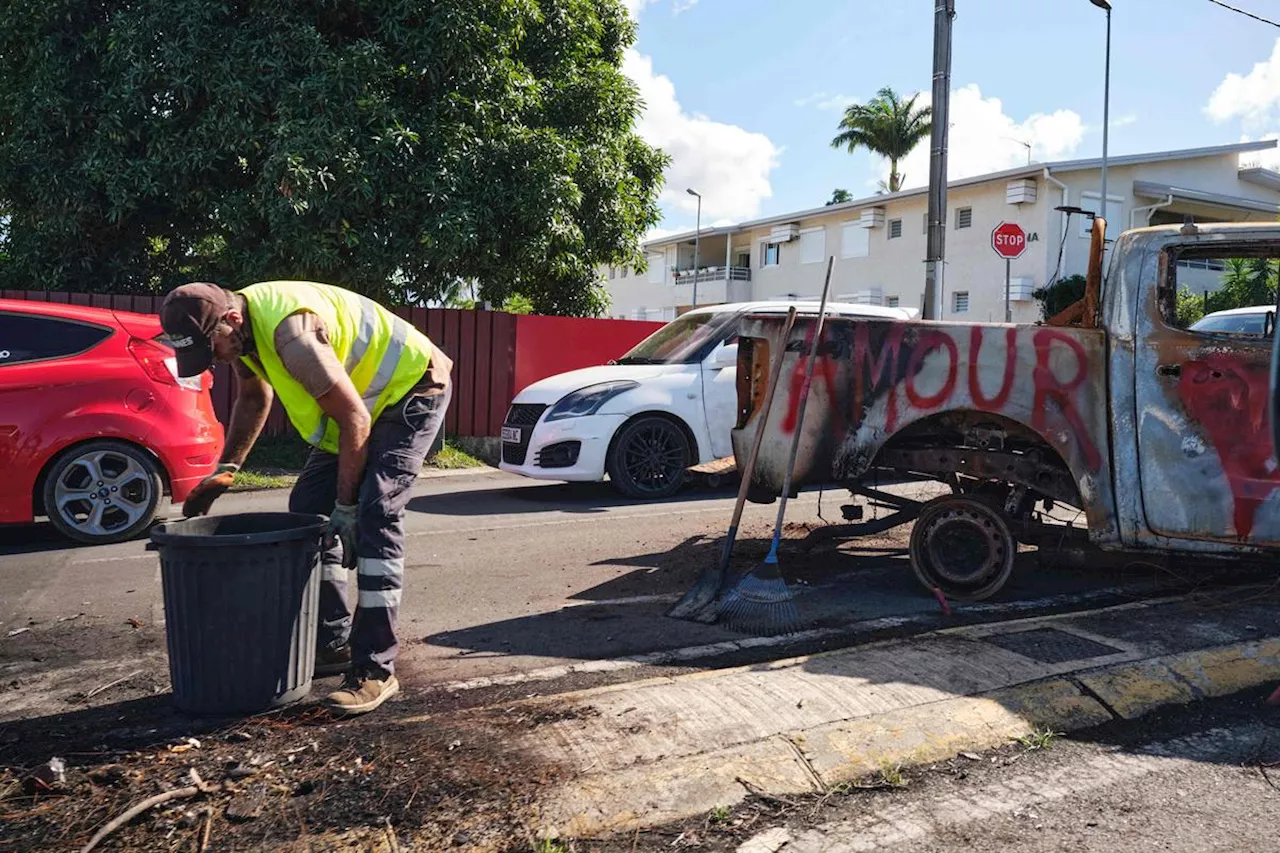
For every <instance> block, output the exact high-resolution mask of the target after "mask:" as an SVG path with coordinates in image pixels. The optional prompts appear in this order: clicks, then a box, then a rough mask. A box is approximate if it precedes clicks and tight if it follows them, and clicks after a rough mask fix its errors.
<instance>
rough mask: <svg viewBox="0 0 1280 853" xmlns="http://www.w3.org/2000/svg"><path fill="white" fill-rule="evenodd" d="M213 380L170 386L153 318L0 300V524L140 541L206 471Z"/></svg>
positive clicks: (166, 351) (216, 449)
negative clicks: (40, 522)
mask: <svg viewBox="0 0 1280 853" xmlns="http://www.w3.org/2000/svg"><path fill="white" fill-rule="evenodd" d="M212 382H213V380H212V376H211V375H210V374H208V373H205V374H202V375H201V376H199V377H197V378H193V379H179V378H178V376H177V371H176V365H175V362H174V359H173V350H172V349H171V348H170V347H169V346H168V345H167V344H166V343H165V341H164V333H163V330H162V329H161V328H160V321H159V319H158V318H157V317H153V316H147V315H143V314H130V313H125V312H121V311H111V310H109V309H105V308H87V307H83V306H77V305H61V304H53V303H47V302H26V301H19V300H7V299H0V471H3V472H4V476H3V477H2V478H0V524H10V523H16V524H22V523H28V522H32V521H34V520H35V519H36V518H37V517H38V516H41V515H44V516H48V518H49V521H50V522H52V523H53V525H54V526H55V527H56V528H57V529H58V530H59V531H61V532H62V533H63V534H65V535H66V536H69V537H71V538H72V539H76V540H78V541H80V542H88V543H94V544H102V543H108V542H120V541H123V540H125V539H130V538H133V537H135V536H137V535H139V534H141V533H142V532H143V531H145V530H146V529H147V528H148V526H149V525H150V524H151V522H152V521H154V520H155V519H156V517H157V515H158V514H159V512H160V510H161V503H162V500H163V498H164V496H165V495H166V494H168V495H169V496H170V498H171V499H172V500H173V502H174V503H178V502H181V501H182V500H184V499H185V498H186V496H187V493H188V492H190V491H191V489H192V487H193V486H195V484H196V483H198V482H200V480H201V479H202V478H204V477H205V476H207V475H208V474H210V473H212V472H213V470H214V468H215V467H216V466H217V462H218V457H219V456H220V455H221V453H222V439H223V435H222V425H221V424H219V423H218V420H217V418H215V417H214V414H213V401H212V399H211V398H210V396H209V389H210V387H211V386H212Z"/></svg>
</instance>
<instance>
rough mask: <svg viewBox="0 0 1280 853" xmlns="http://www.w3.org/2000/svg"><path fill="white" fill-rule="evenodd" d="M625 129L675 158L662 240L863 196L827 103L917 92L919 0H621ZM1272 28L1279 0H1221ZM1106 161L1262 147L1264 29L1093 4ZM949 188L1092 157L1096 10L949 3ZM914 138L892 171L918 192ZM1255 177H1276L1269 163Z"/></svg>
mask: <svg viewBox="0 0 1280 853" xmlns="http://www.w3.org/2000/svg"><path fill="white" fill-rule="evenodd" d="M627 3H628V5H629V6H630V7H631V8H632V10H633V11H634V12H635V13H636V14H637V16H638V20H639V40H638V42H637V44H636V46H635V48H634V49H633V50H632V51H631V52H630V53H629V54H628V57H627V61H626V70H627V73H629V74H630V75H631V76H632V77H633V79H635V80H636V82H637V84H638V85H639V87H640V90H641V93H642V95H643V97H644V98H645V101H646V105H647V107H646V113H645V116H644V118H643V120H642V121H641V125H640V130H641V133H642V134H644V135H645V137H646V138H648V139H649V140H650V141H651V142H653V143H655V144H658V145H660V146H662V147H664V148H665V149H667V150H668V152H669V153H671V154H672V156H673V158H674V162H673V164H672V166H671V168H670V170H669V171H668V176H667V177H668V185H667V188H666V191H665V192H664V202H663V211H664V217H665V218H664V221H663V223H662V225H661V231H662V232H666V231H680V230H685V229H691V228H692V227H693V224H694V213H693V203H694V199H692V198H691V197H689V196H688V195H686V194H685V188H686V187H688V186H692V187H694V188H695V189H698V190H700V191H701V192H702V193H703V196H704V200H703V223H704V225H706V224H709V223H725V222H731V221H741V220H743V219H749V218H753V217H756V216H768V215H771V214H779V213H786V212H788V211H793V210H800V209H804V208H807V207H815V206H819V205H821V204H822V203H823V202H825V201H826V200H827V198H829V196H830V193H831V190H832V189H833V188H835V187H843V188H846V189H848V190H849V191H850V192H852V193H853V194H854V195H855V196H864V195H870V194H871V193H872V192H874V191H875V186H876V182H877V181H878V180H879V179H880V178H881V177H883V176H884V174H885V172H886V171H887V169H886V167H885V165H884V164H883V163H882V162H881V161H879V160H878V159H876V158H873V157H871V156H870V155H868V154H867V153H865V152H859V153H857V154H852V155H850V154H848V153H845V152H840V151H835V150H834V149H832V148H831V147H830V144H829V143H830V139H831V137H832V136H834V135H835V133H836V124H837V123H838V121H839V118H840V112H841V106H842V105H844V104H846V103H849V102H852V101H855V100H866V99H868V98H870V97H872V96H873V95H874V94H875V92H876V90H878V89H879V88H880V87H882V86H886V85H887V86H893V87H894V88H895V89H897V90H898V91H899V92H903V93H911V92H916V91H921V90H924V91H925V95H924V97H923V98H922V100H924V99H927V97H928V92H927V90H928V89H929V88H930V79H931V73H932V41H933V7H934V3H933V2H932V0H878V2H873V0H789V2H783V0H627ZM1230 3H1231V5H1234V6H1239V7H1242V8H1245V9H1249V10H1250V11H1254V12H1256V13H1258V14H1260V15H1263V16H1265V17H1271V18H1272V19H1280V0H1230ZM1112 5H1113V6H1114V7H1115V11H1114V12H1113V15H1112V67H1111V125H1112V127H1111V141H1110V149H1111V153H1112V154H1126V153H1138V152H1144V151H1159V150H1166V149H1173V148H1190V147H1196V146H1202V145H1216V144H1223V143H1229V142H1236V141H1239V140H1241V139H1243V138H1246V137H1248V138H1258V137H1266V136H1274V135H1280V29H1277V28H1275V27H1270V26H1267V25H1265V24H1262V23H1259V22H1257V21H1254V20H1251V19H1249V18H1246V17H1244V16H1242V15H1238V14H1235V13H1233V12H1230V11H1228V10H1226V9H1223V8H1221V7H1219V6H1216V5H1214V4H1213V3H1211V2H1209V0H1112ZM956 7H957V17H956V19H955V32H954V42H953V48H952V80H951V82H952V91H953V95H952V139H951V152H950V156H951V170H950V173H951V177H952V178H953V179H954V178H958V177H964V176H966V175H972V174H981V173H983V172H988V171H994V170H996V169H1000V168H1006V167H1009V166H1015V165H1019V164H1021V163H1025V162H1026V157H1027V151H1026V148H1025V147H1024V146H1022V145H1021V144H1020V142H1019V141H1023V142H1030V143H1032V145H1033V149H1032V157H1033V159H1034V160H1037V161H1042V160H1054V159H1066V158H1074V157H1094V156H1098V155H1099V154H1100V153H1101V150H1102V133H1101V130H1102V100H1103V98H1102V91H1103V89H1102V83H1103V57H1104V54H1103V48H1104V40H1105V15H1104V13H1103V12H1102V11H1101V10H1100V9H1098V8H1096V7H1095V6H1093V5H1092V4H1091V3H1090V2H1089V0H957V2H956ZM927 147H928V146H927V144H926V145H922V146H921V147H920V148H919V149H917V150H916V151H915V152H914V153H913V155H912V157H911V158H909V159H908V161H907V162H906V164H905V167H903V171H904V172H905V173H906V175H907V185H908V186H914V185H921V184H923V183H925V182H927V179H928V151H927ZM1265 164H1266V165H1270V166H1272V167H1278V166H1280V157H1277V156H1269V157H1268V158H1267V159H1266V161H1265Z"/></svg>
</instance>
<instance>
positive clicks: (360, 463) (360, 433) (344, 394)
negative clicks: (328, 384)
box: [316, 373, 373, 506]
mask: <svg viewBox="0 0 1280 853" xmlns="http://www.w3.org/2000/svg"><path fill="white" fill-rule="evenodd" d="M316 402H317V403H319V404H320V408H321V409H323V410H324V413H325V414H326V415H328V416H329V417H330V418H332V419H333V422H334V423H336V424H337V425H338V503H340V504H346V505H348V506H350V505H354V504H356V503H358V502H359V500H360V479H361V477H363V476H364V466H365V463H366V462H368V459H369V430H370V428H371V426H372V424H373V421H372V419H371V418H370V417H369V410H368V409H366V408H365V407H364V401H363V400H361V399H360V395H359V393H357V392H356V386H354V385H352V384H351V378H350V377H349V376H347V375H346V374H345V373H343V374H342V375H341V376H340V377H339V378H338V381H337V382H335V383H334V384H333V387H332V388H330V389H329V390H328V391H326V392H325V393H324V394H322V395H320V396H319V397H317V398H316Z"/></svg>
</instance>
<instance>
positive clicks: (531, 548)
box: [0, 472, 1171, 718]
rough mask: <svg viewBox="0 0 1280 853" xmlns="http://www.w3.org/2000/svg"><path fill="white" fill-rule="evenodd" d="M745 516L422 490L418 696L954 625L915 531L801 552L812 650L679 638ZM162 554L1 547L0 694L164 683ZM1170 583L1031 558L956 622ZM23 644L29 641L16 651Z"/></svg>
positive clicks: (669, 505) (410, 629)
mask: <svg viewBox="0 0 1280 853" xmlns="http://www.w3.org/2000/svg"><path fill="white" fill-rule="evenodd" d="M903 488H908V489H912V488H915V489H918V488H920V487H903ZM846 497H847V493H845V492H830V491H829V492H827V493H825V495H821V496H820V495H819V494H817V493H805V494H802V495H801V496H800V497H799V498H798V499H796V500H795V501H793V502H792V503H791V504H790V508H789V510H788V533H787V535H788V537H789V538H790V539H796V540H798V539H801V538H803V536H804V535H805V533H806V525H809V524H820V523H822V522H821V519H820V517H819V499H820V498H821V512H822V516H824V517H825V518H827V519H832V518H839V505H840V503H842V502H843V500H842V499H844V498H846ZM285 502H286V494H285V493H284V492H258V493H250V494H239V495H228V496H226V497H224V498H223V499H222V500H220V501H219V503H218V504H217V505H216V511H217V512H221V513H232V512H246V511H253V510H278V509H282V508H283V507H284V505H285ZM732 505H733V495H732V492H731V491H730V490H727V489H723V490H720V491H714V492H713V491H707V490H705V489H701V490H700V489H696V488H695V489H690V490H689V491H687V492H685V493H684V494H682V495H681V496H680V497H679V498H678V499H675V500H670V501H664V502H656V503H639V504H638V503H634V502H630V501H627V500H625V499H623V498H621V497H619V496H618V495H616V494H615V493H614V492H613V491H612V490H611V489H610V488H609V487H608V486H607V485H588V486H570V485H563V484H544V483H535V482H532V481H528V480H525V479H523V478H519V477H515V476H512V475H507V474H503V473H499V472H487V473H482V474H468V475H463V476H448V477H438V478H424V479H423V480H422V481H420V483H419V485H418V486H417V488H416V489H415V496H414V498H413V500H412V502H411V503H410V505H409V512H408V515H407V519H406V526H407V534H408V556H407V561H406V581H405V596H404V604H403V607H402V609H401V623H400V635H401V647H402V653H401V658H400V662H399V664H398V667H399V671H400V672H401V674H402V681H404V683H405V684H406V688H408V689H410V690H412V689H415V688H416V689H428V688H431V687H432V686H433V685H441V684H447V683H457V682H470V683H472V684H474V685H485V684H487V683H488V682H487V680H488V679H493V678H499V679H504V678H505V679H507V680H520V679H530V680H534V681H537V680H540V679H542V680H545V679H549V678H553V677H555V676H557V675H563V674H564V669H563V668H564V667H566V666H575V667H584V666H585V667H586V668H587V669H588V670H590V671H592V672H595V673H596V674H597V676H598V677H604V676H605V675H606V673H607V672H608V671H609V670H610V668H616V667H619V666H621V667H624V668H626V667H636V668H641V669H642V668H643V667H642V665H643V666H654V665H657V666H662V665H669V666H680V667H696V666H701V665H706V664H709V663H711V662H712V661H713V660H714V659H716V658H717V657H720V658H723V657H724V656H726V655H730V656H732V655H734V654H736V655H737V656H738V657H737V659H738V660H741V659H742V657H743V656H744V655H747V656H751V657H754V658H755V659H770V658H773V657H781V656H784V655H785V654H792V653H795V652H796V650H797V648H799V647H800V646H802V645H803V643H805V642H808V643H810V644H811V647H812V644H814V643H817V644H819V645H820V646H821V644H824V643H825V644H826V645H825V647H830V646H831V645H832V644H841V643H847V642H849V641H850V639H849V636H848V635H850V634H855V635H859V636H873V635H876V633H877V632H883V631H886V630H899V631H907V630H917V629H927V628H930V627H936V626H937V625H939V624H943V623H942V622H941V620H942V619H943V617H942V614H941V613H940V610H939V606H938V603H937V602H936V601H935V600H934V599H933V598H932V597H931V596H929V595H928V594H927V593H926V592H925V591H923V590H922V589H921V588H920V587H919V586H918V585H917V583H916V581H915V580H914V578H913V577H912V575H911V572H910V568H909V565H908V562H907V560H906V557H905V550H904V548H905V544H906V533H907V530H906V529H905V528H899V529H898V530H896V531H893V532H891V533H890V534H888V535H887V536H885V537H883V538H878V539H875V540H864V541H858V542H856V543H852V544H849V545H846V546H843V547H841V548H840V549H838V550H836V549H834V548H830V547H826V548H818V549H815V550H813V551H812V552H809V553H806V552H804V551H803V550H802V549H800V548H799V547H798V543H797V542H788V543H786V544H785V545H784V549H783V557H782V563H783V567H784V571H785V572H786V574H787V575H788V577H789V578H790V579H791V580H793V581H797V582H798V585H797V587H796V588H797V589H798V590H799V595H798V604H799V606H800V610H801V614H802V616H803V618H804V619H805V620H806V622H807V624H808V625H809V626H810V627H811V629H812V631H811V633H810V635H808V636H807V637H806V636H802V637H801V638H799V639H798V640H797V639H793V640H791V641H789V642H788V643H787V644H786V645H785V646H784V645H783V643H782V642H781V641H776V640H771V639H764V640H760V639H747V638H744V637H743V636H742V635H739V634H735V633H733V632H730V631H728V630H726V629H724V628H721V627H717V626H706V625H700V624H695V623H690V622H684V621H676V620H672V619H668V618H665V616H664V613H665V611H666V609H667V608H668V607H669V606H670V605H671V603H672V602H674V601H675V600H676V598H677V597H678V596H679V594H680V593H681V592H683V591H684V590H685V589H687V588H688V587H689V585H691V584H692V582H693V580H694V579H695V577H696V576H697V573H698V572H699V571H700V570H701V569H702V568H703V567H704V566H706V565H708V564H710V563H711V562H713V561H714V560H715V557H716V554H717V553H718V549H719V547H720V541H721V537H722V535H723V530H724V527H725V525H726V524H727V522H728V519H729V516H730V513H731V510H732ZM775 511H776V506H760V505H752V504H748V507H747V511H746V515H745V517H744V521H743V525H742V530H741V533H740V537H739V547H738V560H737V565H738V566H740V567H741V568H747V567H749V566H751V565H752V564H754V563H755V562H757V561H759V560H760V559H761V558H762V557H763V556H764V554H765V552H766V550H767V546H768V537H769V535H770V533H771V526H772V522H773V515H774V513H775ZM144 544H145V543H144V542H141V541H136V542H130V543H124V544H120V545H113V546H103V547H70V546H68V544H67V543H66V542H64V541H62V540H60V539H59V538H58V537H57V536H56V535H55V534H54V533H53V531H52V530H51V529H50V528H48V527H47V526H40V527H34V528H31V527H27V528H15V529H8V530H3V531H0V583H3V585H4V586H3V588H4V590H5V592H4V595H3V598H2V600H0V623H2V624H0V682H4V681H5V680H6V678H7V677H14V678H31V677H34V676H41V677H44V676H46V675H48V674H49V673H54V672H59V671H62V672H64V673H65V674H67V677H66V678H65V679H63V680H64V681H65V682H66V684H65V686H66V688H67V689H68V690H70V689H72V687H73V686H74V684H75V683H76V682H77V681H79V682H84V681H85V680H86V676H84V674H83V672H81V670H87V671H89V672H97V673H102V678H100V679H96V680H106V676H107V675H109V674H111V673H115V672H119V671H120V670H119V667H122V666H127V665H129V662H131V661H133V660H137V659H142V658H145V659H147V660H149V661H152V662H153V663H154V662H157V661H158V662H159V663H158V665H157V671H158V672H159V673H161V674H162V673H163V656H162V651H163V630H162V625H163V615H164V614H163V608H162V603H161V602H162V598H161V588H160V580H159V566H158V561H157V558H156V556H155V555H154V554H152V553H149V552H147V551H145V550H144ZM1168 580H1171V579H1170V578H1163V577H1158V576H1155V575H1153V574H1152V573H1151V570H1149V569H1143V568H1136V569H1131V570H1128V571H1123V572H1118V571H1116V570H1107V569H1093V570H1078V571H1062V570H1055V571H1051V572H1047V571H1041V570H1039V569H1038V568H1037V565H1036V561H1035V559H1034V557H1033V556H1032V555H1024V558H1023V559H1022V561H1021V564H1020V566H1019V568H1018V569H1017V570H1016V571H1015V575H1014V578H1013V580H1012V581H1011V582H1010V584H1009V585H1008V587H1006V589H1005V591H1003V592H1002V593H1001V594H1000V596H999V597H998V598H997V599H995V600H993V601H992V602H990V603H987V604H984V605H982V606H979V607H967V608H957V616H956V617H953V619H965V620H969V621H973V620H994V619H1001V618H1009V617H1010V616H1016V615H1020V614H1022V613H1024V612H1031V611H1035V610H1040V611H1043V610H1044V609H1072V608H1081V607H1086V606H1089V605H1096V604H1100V603H1107V602H1115V601H1122V600H1126V599H1132V598H1135V597H1142V596H1148V595H1152V594H1154V593H1156V592H1158V591H1159V588H1160V584H1161V583H1163V582H1166V581H1168ZM353 586H354V584H353ZM24 628H25V629H27V630H26V631H22V629H24ZM11 631H22V633H21V634H19V635H16V636H12V637H10V636H8V633H9V632H11ZM744 641H745V642H744ZM798 643H799V644H800V646H798V645H797V644H798ZM111 662H114V664H113V665H114V666H115V667H116V668H114V669H113V668H112V667H111V666H107V665H106V664H107V663H111ZM642 674H644V673H643V671H641V672H635V673H631V674H630V675H629V677H636V676H639V675H642ZM49 678H52V676H49ZM49 678H46V680H45V682H44V685H45V687H46V688H48V689H49V690H51V691H53V692H54V693H56V690H53V688H52V686H51V685H52V684H53V682H54V681H56V680H57V679H53V681H50V680H49ZM157 678H160V675H157ZM154 689H160V685H157V686H156V687H155V688H154ZM113 692H116V691H113ZM10 698H11V697H10ZM5 699H6V695H5V694H4V693H3V692H0V718H3V716H5V715H6V714H16V713H38V712H39V710H40V709H39V708H37V707H34V706H32V705H30V704H26V705H23V704H22V703H19V706H20V707H19V706H15V705H13V704H12V703H9V704H6V701H5ZM24 701H27V702H29V701H30V700H24Z"/></svg>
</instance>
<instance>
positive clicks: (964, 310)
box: [951, 290, 969, 314]
mask: <svg viewBox="0 0 1280 853" xmlns="http://www.w3.org/2000/svg"><path fill="white" fill-rule="evenodd" d="M951 311H952V313H955V314H968V313H969V291H967V290H957V291H956V292H955V293H953V294H951Z"/></svg>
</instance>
